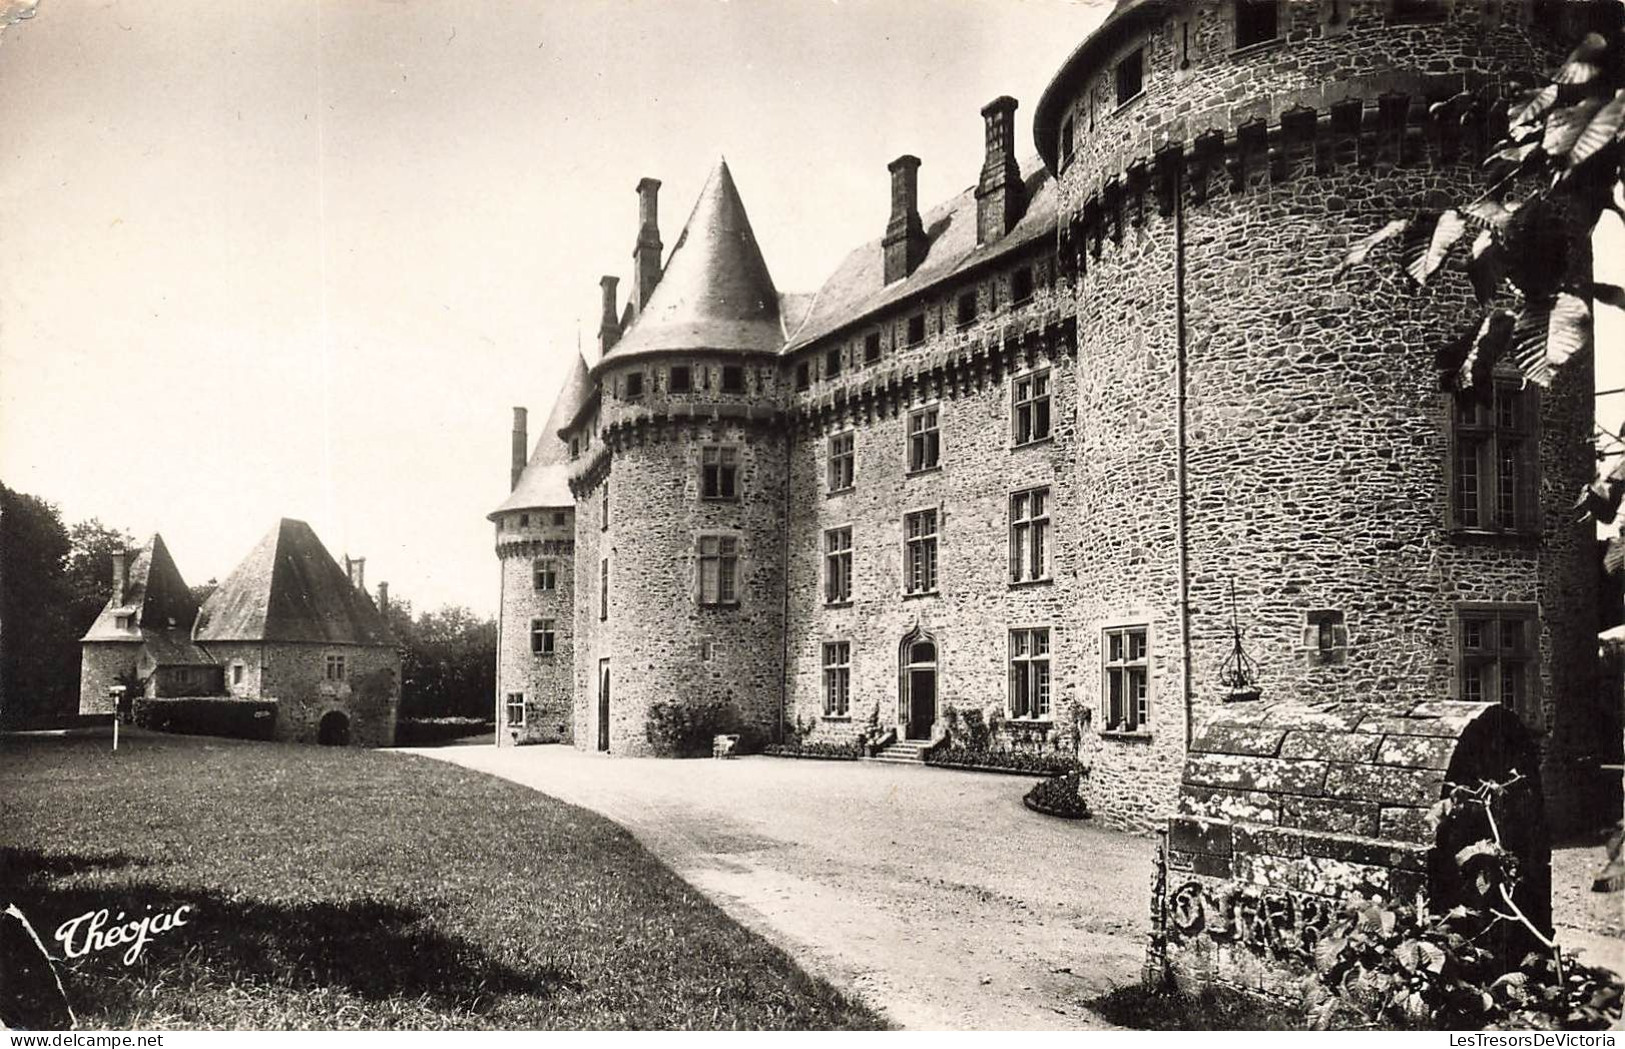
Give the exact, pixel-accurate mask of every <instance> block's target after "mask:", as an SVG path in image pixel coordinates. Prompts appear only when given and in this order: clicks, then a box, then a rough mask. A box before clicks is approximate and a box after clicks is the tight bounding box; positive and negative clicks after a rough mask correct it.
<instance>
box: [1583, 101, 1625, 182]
mask: <svg viewBox="0 0 1625 1049" xmlns="http://www.w3.org/2000/svg"><path fill="white" fill-rule="evenodd" d="M1622 124H1625V90H1620V91H1616V92H1614V97H1613V98H1612V99H1610V100H1609V101H1608V104H1607V105H1605V106H1603V107H1602V108H1601V109H1598V110H1597V112H1596V114H1595V115H1593V116H1592V118H1591V120H1590V121H1589V122H1587V124H1586V126H1585V130H1584V131H1582V132H1581V133H1580V137H1579V138H1578V139H1576V140H1575V142H1574V146H1573V148H1572V149H1571V150H1570V151H1569V166H1570V167H1573V166H1575V165H1578V164H1583V163H1585V161H1586V160H1587V159H1588V158H1590V157H1591V156H1592V155H1594V154H1595V153H1596V152H1597V151H1598V150H1599V149H1602V148H1603V147H1604V146H1606V145H1608V144H1609V143H1610V142H1612V141H1614V136H1615V135H1617V134H1619V129H1620V127H1621V125H1622Z"/></svg>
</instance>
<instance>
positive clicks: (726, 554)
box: [700, 535, 739, 605]
mask: <svg viewBox="0 0 1625 1049" xmlns="http://www.w3.org/2000/svg"><path fill="white" fill-rule="evenodd" d="M738 603H739V540H738V539H737V538H735V537H733V536H729V535H703V536H701V537H700V604H702V605H733V604H738Z"/></svg>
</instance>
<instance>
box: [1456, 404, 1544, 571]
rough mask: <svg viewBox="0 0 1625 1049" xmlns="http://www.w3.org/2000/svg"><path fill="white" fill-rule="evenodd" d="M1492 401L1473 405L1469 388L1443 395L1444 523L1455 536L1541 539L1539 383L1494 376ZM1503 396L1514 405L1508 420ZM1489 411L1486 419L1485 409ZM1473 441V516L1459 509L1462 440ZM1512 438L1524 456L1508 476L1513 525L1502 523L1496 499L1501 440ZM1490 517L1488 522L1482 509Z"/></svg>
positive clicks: (1542, 525) (1510, 439)
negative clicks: (1469, 415) (1465, 413)
mask: <svg viewBox="0 0 1625 1049" xmlns="http://www.w3.org/2000/svg"><path fill="white" fill-rule="evenodd" d="M1493 390H1494V400H1493V401H1492V402H1491V403H1490V405H1489V407H1488V409H1487V410H1486V409H1485V408H1484V406H1483V404H1482V402H1479V403H1478V404H1476V405H1475V404H1474V403H1473V401H1472V400H1471V399H1470V397H1471V395H1470V393H1469V392H1468V391H1459V392H1456V393H1448V394H1444V395H1443V400H1444V405H1445V409H1444V410H1445V427H1446V433H1447V436H1448V440H1447V442H1446V443H1447V445H1448V448H1447V454H1446V456H1445V468H1444V473H1445V478H1444V479H1445V499H1444V504H1445V526H1446V528H1447V529H1448V530H1449V531H1450V532H1451V533H1453V534H1455V535H1458V536H1468V535H1505V536H1521V537H1524V538H1528V539H1539V538H1540V537H1541V534H1542V530H1543V527H1544V524H1545V511H1544V509H1543V508H1542V506H1541V504H1540V486H1541V469H1540V441H1541V426H1540V410H1541V404H1542V401H1541V395H1540V389H1539V387H1536V386H1534V385H1532V384H1531V385H1529V386H1520V380H1519V379H1517V378H1513V377H1512V376H1510V375H1504V374H1500V373H1499V372H1498V374H1497V375H1496V376H1495V378H1494V380H1493ZM1503 396H1510V397H1511V398H1512V400H1511V403H1512V404H1513V405H1514V409H1513V412H1514V414H1513V418H1512V420H1511V421H1507V420H1506V419H1505V418H1504V417H1503V416H1502V415H1501V408H1502V403H1503V402H1502V400H1501V398H1502V397H1503ZM1468 406H1472V407H1473V412H1474V415H1473V419H1472V421H1470V422H1464V421H1463V419H1462V410H1463V408H1465V407H1468ZM1486 411H1487V414H1488V419H1487V420H1485V418H1484V413H1485V412H1486ZM1468 439H1471V440H1472V441H1474V442H1475V443H1476V444H1478V445H1479V448H1478V451H1477V454H1476V455H1475V457H1474V471H1473V472H1474V474H1475V475H1476V477H1477V483H1476V485H1475V491H1476V496H1475V501H1476V503H1477V505H1476V506H1475V507H1474V508H1473V514H1472V517H1473V520H1471V521H1469V520H1468V515H1467V514H1466V513H1464V512H1463V506H1462V503H1463V499H1462V496H1463V492H1462V489H1461V485H1462V483H1463V478H1464V471H1463V470H1462V468H1461V466H1462V454H1463V451H1464V448H1463V443H1464V441H1465V440H1468ZM1509 442H1516V443H1517V444H1518V445H1520V446H1521V451H1522V453H1523V454H1522V455H1521V457H1520V459H1519V460H1518V461H1517V462H1516V465H1515V467H1514V469H1513V477H1512V504H1513V505H1512V523H1511V524H1506V523H1503V522H1502V521H1501V520H1500V518H1499V516H1498V512H1497V507H1496V503H1497V502H1498V500H1499V498H1500V495H1501V493H1502V491H1503V488H1502V487H1501V474H1500V470H1499V465H1498V464H1499V463H1500V462H1501V452H1502V451H1503V450H1504V446H1505V444H1507V443H1509ZM1487 510H1488V511H1489V512H1490V513H1491V514H1492V515H1495V516H1493V517H1492V520H1491V521H1490V522H1489V523H1486V521H1485V516H1486V511H1487Z"/></svg>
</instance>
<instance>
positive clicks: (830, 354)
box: [824, 346, 841, 379]
mask: <svg viewBox="0 0 1625 1049" xmlns="http://www.w3.org/2000/svg"><path fill="white" fill-rule="evenodd" d="M839 374H841V348H840V347H839V346H837V347H835V348H834V349H833V350H828V351H826V352H825V354H824V378H826V379H833V378H835V377H836V376H837V375H839Z"/></svg>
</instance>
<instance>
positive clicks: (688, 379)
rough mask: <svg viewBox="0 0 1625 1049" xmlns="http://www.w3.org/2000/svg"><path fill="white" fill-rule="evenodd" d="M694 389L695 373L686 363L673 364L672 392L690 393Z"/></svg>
mask: <svg viewBox="0 0 1625 1049" xmlns="http://www.w3.org/2000/svg"><path fill="white" fill-rule="evenodd" d="M692 389H694V373H693V371H691V370H690V369H689V366H688V365H686V364H674V365H672V366H671V392H672V393H688V392H689V391H690V390H692Z"/></svg>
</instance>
